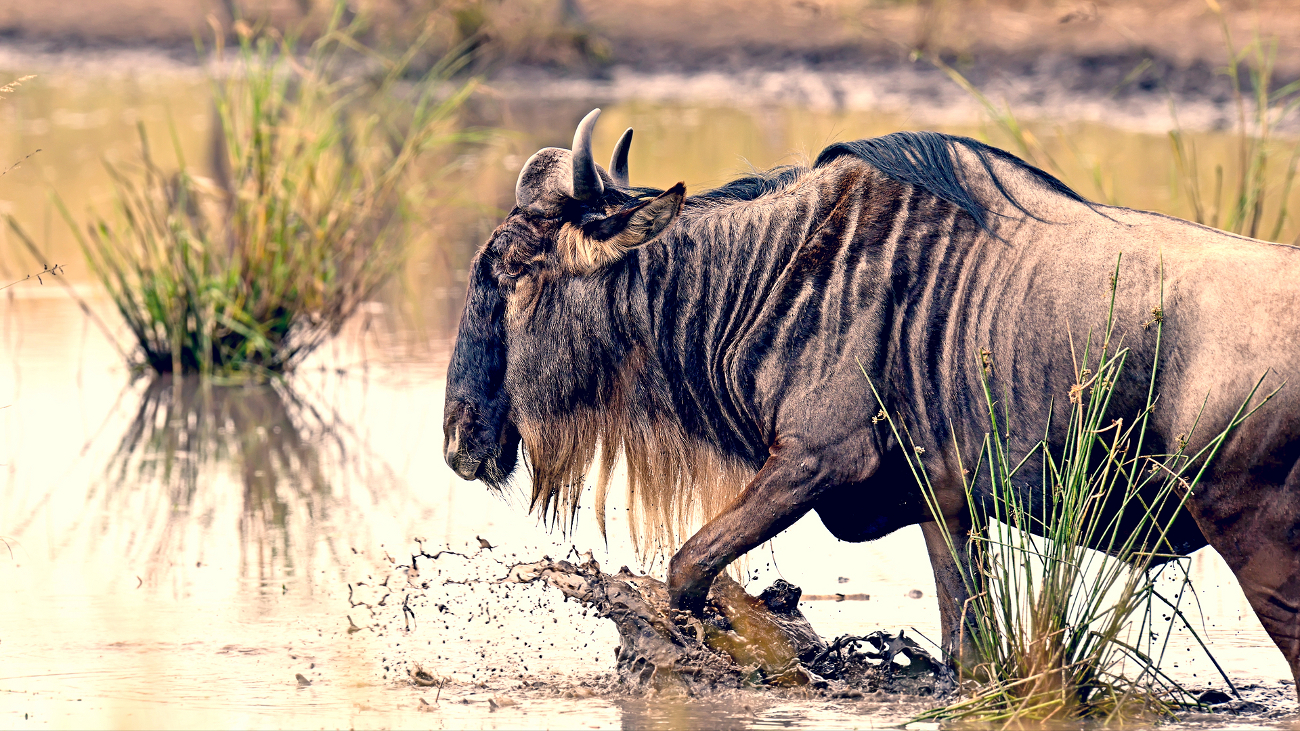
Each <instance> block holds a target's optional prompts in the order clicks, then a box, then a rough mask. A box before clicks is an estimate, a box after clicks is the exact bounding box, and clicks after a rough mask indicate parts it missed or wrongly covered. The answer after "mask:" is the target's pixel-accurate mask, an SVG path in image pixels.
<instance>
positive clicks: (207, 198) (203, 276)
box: [56, 4, 475, 380]
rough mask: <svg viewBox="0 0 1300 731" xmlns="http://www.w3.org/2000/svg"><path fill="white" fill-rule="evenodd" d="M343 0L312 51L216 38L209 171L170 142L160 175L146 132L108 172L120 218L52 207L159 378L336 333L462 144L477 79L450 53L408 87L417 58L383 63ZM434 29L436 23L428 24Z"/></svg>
mask: <svg viewBox="0 0 1300 731" xmlns="http://www.w3.org/2000/svg"><path fill="white" fill-rule="evenodd" d="M344 17H345V14H344V13H343V5H342V4H339V5H338V6H337V8H336V12H335V13H334V16H333V18H332V20H331V22H330V23H329V26H328V28H327V29H326V32H325V33H324V34H323V35H322V36H321V37H320V38H319V39H318V40H317V41H315V42H314V43H312V44H310V46H309V48H308V49H307V51H306V52H305V53H302V54H300V53H299V51H298V49H297V46H296V42H295V39H294V38H293V37H291V36H286V35H281V34H280V33H279V32H278V31H276V30H275V29H273V28H264V29H259V28H254V27H251V26H249V25H248V24H247V23H243V22H240V23H237V24H236V30H237V37H238V39H239V41H238V47H237V48H236V49H235V53H234V54H233V55H234V58H233V59H228V58H227V57H226V56H227V54H226V49H225V48H224V46H223V45H222V38H223V37H224V34H223V33H221V32H217V33H216V34H215V36H216V39H217V41H216V44H217V45H216V46H215V47H214V48H213V49H212V53H211V56H212V60H213V61H214V64H213V66H214V67H215V68H216V69H218V70H217V71H214V72H213V79H212V89H213V99H214V105H215V117H216V120H217V126H218V129H217V131H216V133H215V135H216V144H214V150H213V158H214V164H213V167H214V170H213V177H212V178H211V179H209V178H205V177H202V176H200V175H197V174H196V173H195V171H194V170H193V169H192V168H191V167H189V166H188V165H187V164H186V161H185V159H184V156H183V155H182V154H181V151H180V145H179V144H178V143H177V142H176V134H175V130H174V129H173V131H172V141H173V144H174V147H175V148H176V152H175V154H176V163H177V167H176V168H175V169H165V168H164V167H163V166H162V165H160V164H159V163H158V162H157V160H156V158H155V156H154V150H153V148H152V147H151V145H150V141H149V139H148V137H147V136H146V134H145V131H144V128H143V126H141V127H140V146H141V158H142V160H141V164H140V165H139V167H138V168H133V169H125V168H120V167H117V166H113V165H109V166H108V167H109V172H110V174H111V175H112V177H113V180H114V183H115V187H116V190H117V215H116V216H113V217H105V216H101V215H97V214H92V216H91V220H90V222H89V223H88V224H86V225H85V227H84V230H83V227H82V225H81V224H79V223H78V222H77V221H76V220H75V219H74V217H73V216H72V214H71V213H70V212H69V211H68V210H67V208H66V206H64V205H63V204H62V202H61V201H56V202H57V203H58V205H59V208H60V210H61V211H62V213H63V215H64V217H65V219H66V220H67V221H68V223H69V224H70V225H71V226H72V229H73V231H74V233H75V234H76V236H77V239H78V242H79V243H80V245H81V247H82V250H83V251H84V252H85V255H86V258H87V260H88V261H89V263H90V266H91V268H92V270H93V271H94V272H95V274H96V275H97V276H98V278H99V279H100V281H101V282H102V283H103V285H104V287H105V288H106V289H107V291H108V293H109V295H110V296H111V297H112V299H113V301H114V303H115V304H116V306H117V309H118V311H119V312H120V313H121V315H122V317H123V319H124V320H125V321H126V324H127V326H128V328H129V329H130V331H131V333H132V334H133V336H134V339H135V341H136V346H137V347H136V348H135V356H134V358H133V359H134V360H135V361H136V363H135V364H136V365H137V366H139V367H141V368H149V369H152V370H154V371H157V372H160V373H187V374H188V373H197V374H200V375H203V376H207V377H212V378H218V379H233V380H245V379H249V378H253V379H257V380H261V379H264V378H266V377H268V376H270V375H273V374H279V373H285V372H288V371H291V370H293V368H294V367H295V366H296V365H298V364H299V363H301V362H302V360H303V359H304V358H305V357H306V356H307V355H308V354H310V353H311V352H312V351H313V350H315V349H316V348H317V347H319V346H320V345H321V344H322V343H323V342H325V341H326V340H327V339H329V338H330V337H332V336H333V335H335V334H337V333H338V331H339V329H340V328H341V327H342V326H343V324H344V323H345V322H346V321H347V320H348V319H349V318H350V317H351V316H352V315H353V313H355V312H356V311H357V309H358V307H359V306H360V305H361V304H362V303H363V302H365V301H366V300H368V299H370V298H371V297H372V296H373V295H374V294H375V293H376V290H377V289H378V288H379V287H380V285H381V284H382V283H383V282H384V281H385V279H386V278H387V277H388V276H389V275H390V274H391V273H392V272H393V271H394V270H395V269H396V268H397V267H398V266H399V264H400V262H401V261H402V259H403V255H404V249H405V243H406V241H407V238H408V235H409V229H410V224H411V219H412V216H411V212H412V211H413V210H414V209H415V208H416V207H417V206H418V205H420V204H421V203H422V198H423V197H425V196H426V194H427V185H426V180H427V178H428V177H432V176H430V175H428V169H427V168H428V167H429V166H428V165H427V164H425V162H426V161H427V160H429V158H430V157H431V156H432V155H434V154H435V153H437V152H439V151H445V150H447V149H448V148H450V147H451V146H454V145H456V144H458V143H461V142H463V141H466V140H467V139H469V138H471V137H472V136H473V133H466V132H463V131H460V130H458V129H457V126H456V116H457V112H458V110H459V108H460V107H461V105H462V103H463V102H464V101H465V99H466V98H467V97H468V96H469V95H470V94H471V92H472V91H473V89H474V88H475V85H474V83H473V81H470V82H464V83H452V82H451V81H450V79H451V75H452V74H453V73H454V72H455V71H457V70H458V69H457V67H456V65H455V63H454V62H449V63H443V64H438V65H436V66H435V67H434V68H433V69H432V70H431V71H429V72H428V74H426V75H425V76H424V78H422V79H420V80H419V81H418V82H416V83H414V84H412V83H410V82H409V81H404V80H403V79H404V77H405V76H406V75H407V72H408V69H409V65H410V62H411V59H412V58H413V57H414V55H415V51H414V49H418V48H419V47H420V46H421V43H422V42H421V41H420V40H419V39H417V41H416V43H415V44H413V45H412V47H411V48H412V49H413V50H412V51H411V52H409V53H407V54H406V55H404V56H401V57H398V58H385V57H382V56H380V55H379V54H375V53H372V52H370V51H369V49H367V48H365V47H364V46H362V45H361V44H360V43H359V42H358V40H357V34H358V33H359V32H360V31H361V25H360V22H359V21H356V20H350V21H347V22H346V23H345V22H344ZM427 33H432V27H430V28H429V29H426V34H427Z"/></svg>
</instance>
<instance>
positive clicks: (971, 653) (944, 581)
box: [921, 521, 980, 671]
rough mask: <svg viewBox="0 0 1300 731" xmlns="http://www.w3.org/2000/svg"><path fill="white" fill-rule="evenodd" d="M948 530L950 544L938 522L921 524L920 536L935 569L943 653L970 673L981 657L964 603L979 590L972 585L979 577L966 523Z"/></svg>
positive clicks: (949, 524)
mask: <svg viewBox="0 0 1300 731" xmlns="http://www.w3.org/2000/svg"><path fill="white" fill-rule="evenodd" d="M947 527H948V536H949V538H950V539H951V542H952V543H951V545H949V541H948V540H947V539H945V538H944V531H943V528H942V527H941V526H940V525H939V524H938V523H935V522H929V523H922V524H921V533H922V535H924V536H925V547H926V551H927V552H928V553H929V554H930V567H931V568H932V569H933V570H934V586H935V593H936V594H937V596H936V598H937V599H938V602H939V626H940V629H941V631H942V632H943V651H944V653H946V654H947V655H948V659H949V661H950V662H952V663H953V665H954V666H955V667H958V668H961V669H963V670H966V671H970V670H972V669H973V668H974V667H975V666H976V665H978V664H979V662H980V658H979V652H978V650H977V649H976V646H975V642H974V640H973V633H972V630H971V627H972V625H973V621H972V620H973V615H972V614H971V612H972V608H971V607H969V606H968V604H967V602H968V601H969V599H970V598H971V590H972V589H974V590H976V591H978V590H979V587H978V586H976V584H975V582H978V581H979V577H980V575H979V572H977V571H976V570H975V568H976V567H975V566H974V564H973V562H972V561H971V551H970V525H969V523H968V522H962V521H948V526H947Z"/></svg>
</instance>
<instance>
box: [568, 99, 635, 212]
mask: <svg viewBox="0 0 1300 731" xmlns="http://www.w3.org/2000/svg"><path fill="white" fill-rule="evenodd" d="M599 118H600V110H599V109H593V110H591V111H590V112H588V113H587V116H585V117H583V118H582V121H581V122H579V123H578V130H577V131H576V132H574V133H573V198H574V199H575V200H580V201H585V200H592V199H595V198H599V197H600V196H601V194H603V193H604V192H605V184H604V182H602V181H601V179H600V173H599V172H598V171H597V170H596V158H595V157H594V156H593V155H592V154H591V133H592V131H593V130H594V129H595V128H596V120H597V119H599ZM631 146H632V129H631V128H630V127H629V128H628V130H627V131H626V132H624V133H623V136H622V137H620V138H619V139H618V144H616V145H614V155H613V156H612V157H611V158H610V159H609V174H610V177H612V178H613V179H614V182H615V183H617V184H618V185H622V186H626V185H628V174H627V152H628V148H629V147H631Z"/></svg>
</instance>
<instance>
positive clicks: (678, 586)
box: [668, 446, 826, 612]
mask: <svg viewBox="0 0 1300 731" xmlns="http://www.w3.org/2000/svg"><path fill="white" fill-rule="evenodd" d="M823 459H824V458H821V457H818V456H816V455H813V454H809V452H808V451H807V450H803V449H798V448H795V447H790V446H785V447H781V448H773V450H772V451H771V454H770V456H769V457H768V459H767V462H765V463H764V464H763V468H762V469H761V470H759V471H758V474H757V475H755V476H754V479H753V480H752V481H750V483H749V485H747V486H746V487H745V489H744V490H743V491H742V492H741V493H740V495H739V496H738V497H737V498H736V500H735V501H734V502H732V503H731V505H729V506H727V508H726V509H725V510H723V511H722V512H721V513H719V514H718V515H717V516H716V517H715V518H713V520H710V521H709V522H708V523H707V524H705V526H704V527H703V528H701V529H700V530H699V532H697V533H696V534H695V535H693V536H691V538H690V540H688V541H686V543H685V544H684V545H683V546H682V547H681V549H680V550H679V551H677V553H676V554H675V555H674V556H673V558H672V561H670V562H669V564H668V594H669V597H670V599H671V601H672V606H673V608H674V609H685V610H689V611H692V612H699V611H700V610H701V609H703V608H704V601H705V599H706V598H707V597H708V594H709V587H710V586H711V585H712V584H713V578H714V577H715V576H717V575H718V573H719V572H720V571H722V570H723V569H724V568H726V566H727V564H729V563H731V562H732V561H734V560H735V559H736V558H737V557H739V556H741V555H743V554H744V553H745V552H747V551H749V550H750V549H752V548H754V547H756V546H758V545H759V544H761V543H763V542H764V541H767V540H769V539H771V538H773V537H774V536H776V534H778V533H780V532H781V531H783V530H785V529H786V528H788V527H790V526H791V525H792V524H793V523H794V522H795V521H796V520H798V519H799V518H801V517H803V516H804V515H805V514H806V513H807V512H808V511H809V510H810V509H811V508H812V505H813V502H814V501H815V498H816V496H817V495H818V494H819V493H820V492H821V490H822V489H823V488H824V486H825V483H826V480H825V477H824V475H823V474H822V464H823Z"/></svg>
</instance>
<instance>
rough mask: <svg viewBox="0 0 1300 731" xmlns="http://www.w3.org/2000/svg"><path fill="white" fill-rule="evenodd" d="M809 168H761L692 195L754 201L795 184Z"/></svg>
mask: <svg viewBox="0 0 1300 731" xmlns="http://www.w3.org/2000/svg"><path fill="white" fill-rule="evenodd" d="M807 172H808V168H806V167H803V166H800V165H779V166H777V167H774V168H772V169H771V170H760V171H756V172H754V173H752V174H750V175H746V176H745V177H743V178H736V179H735V180H733V181H731V182H730V183H726V184H724V185H720V186H718V187H716V188H714V189H713V190H706V191H704V192H703V193H700V194H699V195H694V196H691V200H695V201H752V200H755V199H757V198H761V197H762V196H765V195H767V194H768V193H775V192H776V191H778V190H783V189H785V188H786V187H788V186H790V185H791V184H793V183H794V182H795V181H797V180H798V179H799V178H800V177H802V176H803V175H804V173H807Z"/></svg>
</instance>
